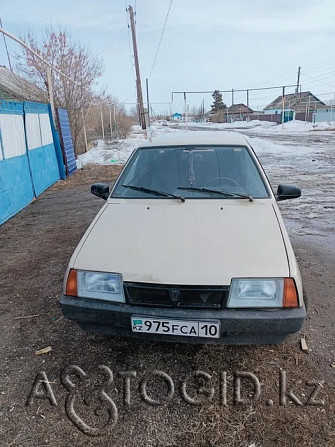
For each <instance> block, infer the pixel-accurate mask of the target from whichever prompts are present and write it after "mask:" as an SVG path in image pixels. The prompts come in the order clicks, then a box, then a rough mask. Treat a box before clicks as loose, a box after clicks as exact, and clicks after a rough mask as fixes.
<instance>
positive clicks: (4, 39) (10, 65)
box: [0, 18, 13, 71]
mask: <svg viewBox="0 0 335 447" xmlns="http://www.w3.org/2000/svg"><path fill="white" fill-rule="evenodd" d="M0 26H1V28H2V20H1V18H0ZM2 36H3V41H4V44H5V48H6V53H7V58H8V63H9V68H10V71H13V68H12V64H11V61H10V56H9V51H8V47H7V42H6V37H5V35H4V34H3V35H2Z"/></svg>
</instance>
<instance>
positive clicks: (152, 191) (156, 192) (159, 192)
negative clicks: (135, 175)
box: [122, 185, 185, 202]
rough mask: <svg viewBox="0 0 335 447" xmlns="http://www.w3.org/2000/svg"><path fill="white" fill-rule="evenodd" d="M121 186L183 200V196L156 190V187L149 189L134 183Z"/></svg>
mask: <svg viewBox="0 0 335 447" xmlns="http://www.w3.org/2000/svg"><path fill="white" fill-rule="evenodd" d="M122 186H124V187H125V188H129V189H134V190H135V191H143V192H146V193H148V194H154V195H156V196H161V197H172V198H173V199H179V200H181V201H182V202H185V198H184V197H182V196H176V195H174V194H170V193H169V192H164V191H158V190H157V189H149V188H145V187H144V186H135V185H122Z"/></svg>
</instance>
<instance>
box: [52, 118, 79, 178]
mask: <svg viewBox="0 0 335 447" xmlns="http://www.w3.org/2000/svg"><path fill="white" fill-rule="evenodd" d="M57 112H58V120H59V128H60V133H61V137H62V145H63V152H64V156H65V163H66V170H67V174H68V175H71V174H73V173H74V171H76V170H77V164H76V157H75V153H74V148H73V142H72V135H71V127H70V121H69V116H68V113H67V110H66V109H57Z"/></svg>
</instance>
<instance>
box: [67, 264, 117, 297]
mask: <svg viewBox="0 0 335 447" xmlns="http://www.w3.org/2000/svg"><path fill="white" fill-rule="evenodd" d="M65 293H66V295H70V296H78V297H80V298H95V299H98V300H105V301H113V302H115V303H124V302H125V298H124V293H123V280H122V275H121V274H120V273H104V272H87V271H84V270H78V271H76V270H70V272H69V276H68V279H67V284H66V291H65Z"/></svg>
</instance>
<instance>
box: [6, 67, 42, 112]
mask: <svg viewBox="0 0 335 447" xmlns="http://www.w3.org/2000/svg"><path fill="white" fill-rule="evenodd" d="M0 99H5V100H9V101H33V102H42V103H46V102H48V95H47V92H46V91H43V90H42V89H40V88H38V87H36V85H34V84H32V83H31V82H28V81H26V80H25V79H24V78H22V77H21V76H19V75H17V74H15V73H13V72H12V71H10V70H8V68H6V67H4V66H2V65H0Z"/></svg>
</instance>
